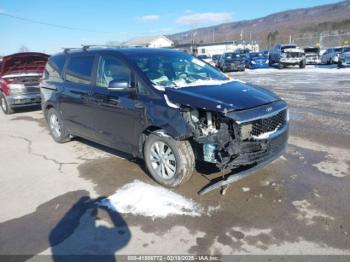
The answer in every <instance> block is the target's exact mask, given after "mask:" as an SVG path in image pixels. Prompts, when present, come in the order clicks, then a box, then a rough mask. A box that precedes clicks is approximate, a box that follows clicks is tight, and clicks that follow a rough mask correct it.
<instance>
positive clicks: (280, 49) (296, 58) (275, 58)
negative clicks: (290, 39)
mask: <svg viewBox="0 0 350 262" xmlns="http://www.w3.org/2000/svg"><path fill="white" fill-rule="evenodd" d="M269 60H270V65H273V64H277V66H278V68H279V69H282V68H284V67H287V66H295V65H298V66H299V67H300V68H305V65H306V59H305V53H304V50H302V49H300V48H299V47H297V46H296V45H281V44H278V45H276V46H275V47H274V48H272V49H271V51H270V57H269Z"/></svg>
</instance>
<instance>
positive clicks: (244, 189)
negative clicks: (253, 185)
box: [242, 187, 250, 192]
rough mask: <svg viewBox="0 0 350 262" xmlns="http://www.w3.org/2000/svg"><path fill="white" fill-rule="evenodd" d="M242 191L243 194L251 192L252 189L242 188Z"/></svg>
mask: <svg viewBox="0 0 350 262" xmlns="http://www.w3.org/2000/svg"><path fill="white" fill-rule="evenodd" d="M242 191H243V192H249V191H250V188H249V187H242Z"/></svg>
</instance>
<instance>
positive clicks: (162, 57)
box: [131, 52, 229, 88]
mask: <svg viewBox="0 0 350 262" xmlns="http://www.w3.org/2000/svg"><path fill="white" fill-rule="evenodd" d="M131 59H132V61H133V62H134V63H135V64H136V65H137V66H138V67H139V68H140V69H141V71H142V72H143V73H144V74H145V75H146V76H147V78H148V79H149V80H150V81H151V82H152V83H153V85H154V86H155V87H160V88H164V87H174V88H180V87H185V86H191V85H193V86H194V85H206V84H218V83H219V82H217V81H221V82H223V81H227V80H229V78H228V77H227V76H226V75H224V74H223V73H221V72H219V71H218V70H216V69H215V68H213V67H212V66H210V65H208V64H206V63H205V62H203V61H201V60H199V59H198V58H195V57H193V56H191V55H188V54H185V53H180V52H179V53H175V52H169V53H162V54H159V55H154V54H138V55H137V56H136V55H135V56H134V57H131Z"/></svg>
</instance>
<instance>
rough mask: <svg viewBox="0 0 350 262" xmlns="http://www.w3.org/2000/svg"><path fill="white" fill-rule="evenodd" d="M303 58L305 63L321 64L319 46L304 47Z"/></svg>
mask: <svg viewBox="0 0 350 262" xmlns="http://www.w3.org/2000/svg"><path fill="white" fill-rule="evenodd" d="M304 52H305V58H306V64H307V65H318V64H321V56H320V48H319V47H305V48H304Z"/></svg>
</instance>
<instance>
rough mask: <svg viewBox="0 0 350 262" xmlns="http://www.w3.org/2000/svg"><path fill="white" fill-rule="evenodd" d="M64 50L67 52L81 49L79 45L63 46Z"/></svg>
mask: <svg viewBox="0 0 350 262" xmlns="http://www.w3.org/2000/svg"><path fill="white" fill-rule="evenodd" d="M62 49H63V52H65V53H67V52H68V51H70V50H76V49H80V48H79V47H62Z"/></svg>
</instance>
